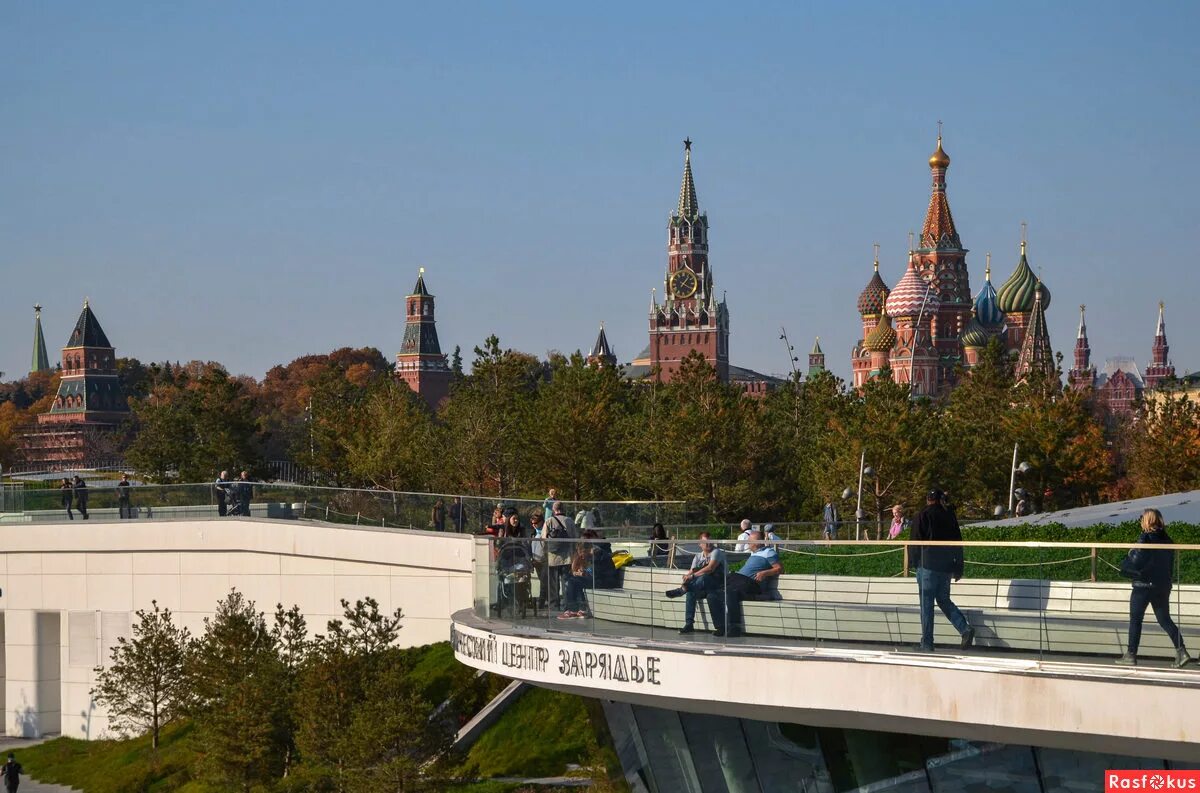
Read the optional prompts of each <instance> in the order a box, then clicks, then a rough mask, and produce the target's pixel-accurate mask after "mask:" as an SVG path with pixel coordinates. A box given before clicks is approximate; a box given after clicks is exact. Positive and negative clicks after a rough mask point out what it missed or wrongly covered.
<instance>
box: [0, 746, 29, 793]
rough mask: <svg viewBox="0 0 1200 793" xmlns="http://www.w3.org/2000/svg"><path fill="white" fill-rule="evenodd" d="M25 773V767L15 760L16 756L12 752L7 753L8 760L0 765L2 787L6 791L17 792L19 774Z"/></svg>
mask: <svg viewBox="0 0 1200 793" xmlns="http://www.w3.org/2000/svg"><path fill="white" fill-rule="evenodd" d="M23 773H25V769H23V768H21V764H20V763H18V762H17V758H16V757H14V756H13V753H12V752H9V753H8V762H7V763H5V764H4V765H2V766H0V777H4V789H5V790H6V791H8V793H17V786H18V785H20V784H21V774H23Z"/></svg>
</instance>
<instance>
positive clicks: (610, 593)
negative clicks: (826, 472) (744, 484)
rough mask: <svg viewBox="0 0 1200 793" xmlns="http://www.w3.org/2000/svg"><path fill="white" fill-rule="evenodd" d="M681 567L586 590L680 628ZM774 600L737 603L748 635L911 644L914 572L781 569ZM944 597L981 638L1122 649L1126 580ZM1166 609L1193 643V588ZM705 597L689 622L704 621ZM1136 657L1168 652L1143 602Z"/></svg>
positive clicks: (1020, 585) (1085, 649) (996, 643)
mask: <svg viewBox="0 0 1200 793" xmlns="http://www.w3.org/2000/svg"><path fill="white" fill-rule="evenodd" d="M681 576H682V572H681V571H676V570H661V569H657V570H650V569H648V568H638V567H631V568H626V570H625V577H624V581H623V585H622V587H621V588H620V589H601V590H595V591H589V592H588V597H589V599H590V601H591V608H592V613H593V614H594V615H595V616H596V617H597V618H598V619H605V620H610V621H613V622H624V623H630V624H639V625H652V626H655V627H663V628H669V629H678V628H679V627H681V626H682V625H683V609H684V601H683V599H682V598H678V599H668V598H667V597H666V596H665V594H664V593H665V592H666V591H667V590H668V589H671V588H674V587H675V586H678V584H679V580H680V577H681ZM778 592H779V598H780V599H779V600H775V601H762V600H747V601H745V602H744V604H743V610H744V613H745V617H746V632H747V634H750V635H759V636H775V637H784V638H793V639H797V640H802V641H835V642H866V643H877V644H889V645H915V644H917V643H918V641H919V640H920V635H921V618H920V611H919V601H918V595H917V585H916V581H915V580H914V579H912V578H900V577H897V578H869V577H855V576H802V575H783V576H780V577H779V583H778ZM951 596H952V597H953V599H954V602H955V603H956V604H957V605H958V607H959V608H960V609H962V611H963V614H964V615H965V616H966V617H967V619H968V621H969V622H970V623H971V625H972V626H973V627H974V628H975V633H976V637H975V643H976V644H977V645H978V646H980V647H991V648H1002V649H1011V650H1021V651H1034V652H1053V653H1066V654H1072V655H1102V656H1115V655H1119V654H1120V653H1122V652H1123V651H1124V649H1125V640H1126V636H1127V630H1128V614H1129V585H1128V584H1124V583H1107V582H1102V583H1092V582H1069V581H1067V582H1064V581H1031V580H1005V579H963V580H962V581H959V582H958V583H956V584H954V586H953V588H952V591H951ZM1171 615H1172V617H1173V618H1174V619H1175V621H1176V623H1177V624H1178V625H1179V628H1180V630H1181V631H1183V635H1184V642H1185V644H1187V645H1188V646H1189V647H1190V648H1191V649H1192V650H1196V649H1200V587H1195V586H1177V587H1175V589H1174V590H1173V591H1172V593H1171ZM711 627H712V622H711V618H710V617H709V615H708V613H707V610H706V603H705V601H704V600H701V601H700V602H699V608H698V609H697V628H711ZM958 639H959V637H958V634H957V633H956V632H955V631H954V629H953V627H952V626H951V625H950V624H949V622H948V621H947V620H946V619H945V618H944V617H943V616H942V615H941V613H940V610H938V609H936V608H935V610H934V641H935V642H936V643H938V644H947V645H954V646H956V645H957V644H958ZM1138 654H1139V656H1144V657H1154V658H1173V657H1174V648H1172V647H1171V644H1170V642H1169V641H1168V640H1167V637H1166V635H1165V634H1164V633H1163V632H1162V631H1161V630H1160V629H1159V628H1158V626H1157V623H1156V622H1155V620H1154V614H1153V611H1152V610H1147V613H1146V624H1145V626H1144V629H1143V631H1142V644H1141V648H1140V650H1139V653H1138Z"/></svg>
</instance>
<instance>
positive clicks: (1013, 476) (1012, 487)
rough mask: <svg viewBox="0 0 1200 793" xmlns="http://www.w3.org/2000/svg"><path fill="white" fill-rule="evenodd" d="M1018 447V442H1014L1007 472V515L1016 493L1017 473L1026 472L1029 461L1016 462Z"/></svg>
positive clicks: (1011, 507) (1010, 510) (1010, 512)
mask: <svg viewBox="0 0 1200 793" xmlns="http://www.w3.org/2000/svg"><path fill="white" fill-rule="evenodd" d="M1018 448H1019V444H1016V443H1014V444H1013V459H1012V470H1011V471H1010V472H1009V476H1008V514H1009V515H1011V514H1012V512H1013V496H1014V495H1015V494H1016V487H1017V474H1023V473H1026V472H1028V471H1029V463H1027V462H1025V461H1024V460H1022V461H1021V463H1020V465H1018V464H1017V449H1018Z"/></svg>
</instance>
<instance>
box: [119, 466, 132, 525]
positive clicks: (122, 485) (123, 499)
mask: <svg viewBox="0 0 1200 793" xmlns="http://www.w3.org/2000/svg"><path fill="white" fill-rule="evenodd" d="M129 488H130V483H129V474H121V481H120V482H117V512H118V514H119V515H120V517H121V520H127V519H129V518H132V517H133V507H132V506H130V504H129Z"/></svg>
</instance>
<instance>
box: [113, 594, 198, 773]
mask: <svg viewBox="0 0 1200 793" xmlns="http://www.w3.org/2000/svg"><path fill="white" fill-rule="evenodd" d="M152 604H153V606H154V610H153V611H145V610H141V609H139V610H138V611H137V612H136V617H137V621H136V622H135V623H134V624H133V631H132V633H133V635H132V636H131V637H129V638H126V637H124V636H121V637H120V638H118V639H117V645H116V646H115V647H113V649H112V656H111V657H110V659H109V663H108V665H107V666H106V667H102V668H97V669H96V670H95V671H96V685H95V686H94V687H93V688H92V690H91V695H92V699H93V700H94V701H95V702H96V704H97V705H98V706H100V707H101V708H104V709H106V710H107V711H108V719H109V723H110V724H112V725H113V726H114V727H115V728H116V730H117V732H119V733H121V734H124V735H143V734H146V733H149V735H150V746H151V747H152V748H154V749H158V743H159V734H160V733H161V731H162V728H163V727H165V726H166V725H168V724H170V723H171V722H173V721H175V720H176V719H178V718H179V717H180V716H181V715H182V714H183V712H184V708H185V703H186V702H187V698H188V695H189V691H188V685H187V680H186V678H185V675H184V671H185V666H186V661H187V657H188V648H189V645H190V642H191V634H190V633H189V632H188V630H187V629H186V628H181V627H179V626H177V625H175V623H174V621H173V620H172V618H171V610H170V609H165V608H159V606H158V601H152Z"/></svg>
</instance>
